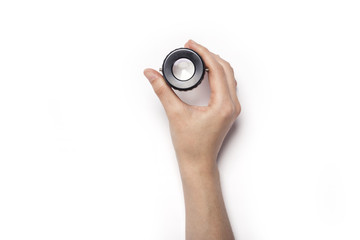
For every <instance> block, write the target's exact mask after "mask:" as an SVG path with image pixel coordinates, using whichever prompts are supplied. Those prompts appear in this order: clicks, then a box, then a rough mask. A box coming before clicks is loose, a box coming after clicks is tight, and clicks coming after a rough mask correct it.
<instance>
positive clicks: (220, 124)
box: [144, 40, 241, 170]
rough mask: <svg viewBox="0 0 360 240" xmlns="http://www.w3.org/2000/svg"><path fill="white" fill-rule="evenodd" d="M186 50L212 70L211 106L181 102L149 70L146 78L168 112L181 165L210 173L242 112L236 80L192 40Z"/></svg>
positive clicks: (225, 66) (228, 68)
mask: <svg viewBox="0 0 360 240" xmlns="http://www.w3.org/2000/svg"><path fill="white" fill-rule="evenodd" d="M185 47H187V48H191V49H193V50H194V51H196V52H197V53H198V54H199V55H200V56H201V57H202V59H203V60H204V62H205V65H206V66H207V68H208V69H209V83H210V89H211V97H210V101H209V105H208V106H191V105H188V104H186V103H184V102H182V101H181V100H180V99H179V98H178V97H177V95H176V94H175V93H174V92H173V90H172V89H171V88H170V87H169V86H168V85H167V84H166V82H165V80H164V79H163V77H162V75H161V74H160V73H158V72H157V71H155V70H153V69H146V70H145V71H144V74H145V76H146V77H147V78H148V79H149V81H150V83H151V85H152V87H153V89H154V91H155V93H156V95H157V96H158V97H159V99H160V101H161V103H162V104H163V106H164V108H165V111H166V114H167V117H168V119H169V124H170V131H171V137H172V141H173V145H174V148H175V151H176V156H177V159H178V161H179V165H180V166H181V168H183V167H185V168H187V167H188V166H189V165H191V168H194V167H199V168H200V169H203V170H208V169H212V168H214V167H215V165H216V158H217V155H218V152H219V150H220V147H221V145H222V142H223V140H224V138H225V136H226V134H227V133H228V131H229V129H230V127H231V126H232V124H233V123H234V121H235V119H236V117H237V116H238V115H239V114H240V111H241V107H240V103H239V100H238V98H237V95H236V80H235V78H234V72H233V69H232V67H231V66H230V64H229V63H228V62H226V61H225V60H223V59H222V58H220V57H219V56H218V55H215V54H213V53H211V52H210V51H209V50H208V49H206V48H205V47H203V46H201V45H200V44H197V43H195V42H194V41H192V40H190V41H188V42H187V43H186V44H185Z"/></svg>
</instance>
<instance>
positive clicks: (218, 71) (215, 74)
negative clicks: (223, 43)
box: [185, 40, 229, 102]
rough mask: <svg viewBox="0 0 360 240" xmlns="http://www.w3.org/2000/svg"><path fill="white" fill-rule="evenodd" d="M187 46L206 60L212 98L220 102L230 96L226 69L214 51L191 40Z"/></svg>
mask: <svg viewBox="0 0 360 240" xmlns="http://www.w3.org/2000/svg"><path fill="white" fill-rule="evenodd" d="M185 47H187V48H190V49H192V50H194V51H195V52H197V53H198V54H199V55H200V56H201V58H202V59H203V60H204V62H205V65H206V67H207V68H208V69H209V84H210V89H211V99H212V100H214V101H215V102H218V101H220V100H222V99H224V98H228V97H229V88H228V84H227V82H226V76H225V71H224V69H223V67H222V65H221V64H220V63H219V62H218V61H217V60H216V59H215V58H214V56H213V55H212V53H211V52H210V51H209V50H208V49H207V48H205V47H204V46H202V45H200V44H198V43H196V42H194V41H193V40H189V41H188V42H187V43H186V44H185Z"/></svg>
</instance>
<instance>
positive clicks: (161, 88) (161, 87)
mask: <svg viewBox="0 0 360 240" xmlns="http://www.w3.org/2000/svg"><path fill="white" fill-rule="evenodd" d="M153 88H154V92H155V93H156V95H158V96H162V95H163V94H164V93H165V91H166V86H165V84H163V83H162V82H160V81H159V80H158V79H157V80H155V81H154V84H153Z"/></svg>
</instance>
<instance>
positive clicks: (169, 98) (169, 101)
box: [144, 68, 182, 113]
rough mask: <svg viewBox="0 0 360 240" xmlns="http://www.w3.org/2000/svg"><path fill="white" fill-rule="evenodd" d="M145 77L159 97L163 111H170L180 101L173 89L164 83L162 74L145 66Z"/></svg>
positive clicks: (175, 107)
mask: <svg viewBox="0 0 360 240" xmlns="http://www.w3.org/2000/svg"><path fill="white" fill-rule="evenodd" d="M144 75H145V77H146V78H147V79H148V80H149V82H150V83H151V86H152V87H153V89H154V92H155V93H156V95H157V96H158V98H159V99H160V101H161V103H162V105H163V107H164V108H165V111H166V112H167V113H169V112H171V111H172V110H173V109H177V107H178V106H179V105H180V104H181V103H182V101H181V100H180V99H179V97H178V96H177V95H176V94H175V93H174V91H173V90H172V89H171V88H170V87H169V85H167V84H166V82H165V80H164V78H163V77H162V75H161V74H160V73H159V72H157V71H155V70H154V69H150V68H147V69H145V70H144Z"/></svg>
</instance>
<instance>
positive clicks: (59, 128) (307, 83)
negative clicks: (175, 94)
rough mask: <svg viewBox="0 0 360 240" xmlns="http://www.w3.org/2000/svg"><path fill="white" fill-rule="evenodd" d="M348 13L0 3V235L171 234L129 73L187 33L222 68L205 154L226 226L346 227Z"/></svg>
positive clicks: (355, 62) (165, 149) (355, 192)
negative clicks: (236, 108)
mask: <svg viewBox="0 0 360 240" xmlns="http://www.w3.org/2000/svg"><path fill="white" fill-rule="evenodd" d="M359 12H360V8H359V2H358V1H355V0H354V1H350V0H342V1H340V0H337V1H329V0H326V1H325V0H302V1H286V0H275V1H265V0H251V1H250V0H246V1H225V0H224V1H187V0H184V1H165V0H164V1H79V0H75V1H74V0H71V1H70V0H62V1H14V0H12V1H10V0H9V1H6V0H3V1H1V2H0V239H2V240H8V239H37V240H39V239H156V240H157V239H175V240H176V239H184V227H185V225H184V206H183V196H182V188H181V182H180V178H179V173H178V169H177V164H176V159H175V156H174V152H173V149H172V144H171V140H170V135H169V131H168V126H167V119H166V116H165V114H164V111H163V109H162V106H161V104H160V102H159V101H158V99H157V98H156V96H155V94H154V93H153V91H152V89H151V86H150V85H149V83H148V82H147V80H146V79H145V78H144V77H143V75H142V71H143V69H144V68H145V67H153V68H158V67H160V66H161V64H162V60H163V59H164V57H165V56H166V54H167V53H168V52H170V51H171V50H173V49H175V48H178V47H181V46H183V44H184V43H185V42H186V41H187V40H188V39H189V38H192V39H194V40H196V41H198V42H200V43H202V44H203V45H205V46H206V47H208V48H209V49H210V50H211V51H213V52H215V53H217V54H220V55H221V56H222V57H223V58H225V59H226V60H228V61H229V62H230V63H231V64H232V66H233V67H234V69H235V72H236V78H237V81H238V93H239V98H240V101H241V103H242V107H243V111H242V114H241V116H240V118H239V119H238V121H237V122H236V124H235V126H234V127H233V129H232V130H231V132H230V134H229V136H228V138H227V139H226V141H225V143H224V146H223V149H222V151H221V154H220V157H219V168H220V172H221V180H222V186H223V193H224V198H225V201H226V204H227V209H228V214H229V217H230V220H231V223H232V226H233V230H234V233H235V236H236V238H237V239H249V240H272V239H274V240H275V239H276V240H288V239H292V240H296V239H301V240H303V239H310V240H312V239H314V240H315V239H316V240H317V239H346V240H352V239H357V240H358V239H360V231H359V226H360V204H359V203H360V187H359V183H360V176H359V170H360V163H359V161H360V151H359V147H360V137H359V136H360V127H359V123H360V113H359V104H360V95H359V92H360V84H359V82H360V71H359V70H360V44H359V43H360V30H359V29H360V24H359V23H360V14H359ZM206 84H207V83H206V80H205V81H204V84H202V85H201V86H200V87H199V89H201V87H202V88H203V89H204V86H205V89H206ZM182 97H184V98H187V96H186V94H185V96H182ZM193 97H194V94H193ZM191 101H194V102H195V103H199V102H201V101H204V96H203V94H195V99H193V100H191Z"/></svg>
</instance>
